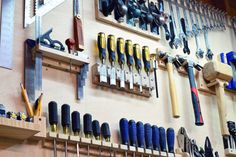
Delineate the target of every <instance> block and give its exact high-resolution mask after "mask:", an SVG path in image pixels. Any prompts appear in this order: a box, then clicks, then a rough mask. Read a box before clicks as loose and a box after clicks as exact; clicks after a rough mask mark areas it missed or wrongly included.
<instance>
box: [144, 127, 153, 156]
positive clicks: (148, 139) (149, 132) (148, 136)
mask: <svg viewBox="0 0 236 157" xmlns="http://www.w3.org/2000/svg"><path fill="white" fill-rule="evenodd" d="M144 130H145V131H144V132H145V143H146V149H152V127H151V125H150V124H149V123H146V124H145V125H144ZM148 156H149V157H150V155H148Z"/></svg>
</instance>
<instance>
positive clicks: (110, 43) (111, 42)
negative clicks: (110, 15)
mask: <svg viewBox="0 0 236 157" xmlns="http://www.w3.org/2000/svg"><path fill="white" fill-rule="evenodd" d="M107 50H108V53H109V61H110V63H111V71H110V85H116V68H115V61H116V53H115V36H114V35H108V37H107Z"/></svg>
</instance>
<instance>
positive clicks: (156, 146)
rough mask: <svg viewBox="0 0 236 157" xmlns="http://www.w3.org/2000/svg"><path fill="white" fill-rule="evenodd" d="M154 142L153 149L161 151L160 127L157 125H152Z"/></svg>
mask: <svg viewBox="0 0 236 157" xmlns="http://www.w3.org/2000/svg"><path fill="white" fill-rule="evenodd" d="M152 143H153V149H154V150H157V151H159V150H160V135H159V128H158V127H157V126H156V125H153V126H152Z"/></svg>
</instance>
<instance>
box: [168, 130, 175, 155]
mask: <svg viewBox="0 0 236 157" xmlns="http://www.w3.org/2000/svg"><path fill="white" fill-rule="evenodd" d="M174 144H175V131H174V129H173V128H168V129H167V145H168V152H169V153H174Z"/></svg>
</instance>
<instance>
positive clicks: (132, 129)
mask: <svg viewBox="0 0 236 157" xmlns="http://www.w3.org/2000/svg"><path fill="white" fill-rule="evenodd" d="M129 142H130V143H129V144H130V146H133V147H136V146H137V128H136V123H135V121H134V120H130V121H129ZM133 157H135V152H133Z"/></svg>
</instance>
